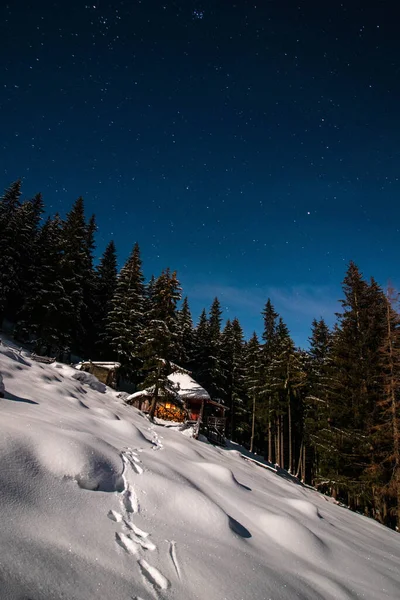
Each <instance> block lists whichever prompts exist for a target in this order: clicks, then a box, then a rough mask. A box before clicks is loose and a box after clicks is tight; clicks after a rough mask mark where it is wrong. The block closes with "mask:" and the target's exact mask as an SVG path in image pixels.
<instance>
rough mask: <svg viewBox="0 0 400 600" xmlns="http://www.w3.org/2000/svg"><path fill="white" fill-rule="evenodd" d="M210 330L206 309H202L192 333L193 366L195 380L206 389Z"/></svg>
mask: <svg viewBox="0 0 400 600" xmlns="http://www.w3.org/2000/svg"><path fill="white" fill-rule="evenodd" d="M209 354H210V328H209V323H208V317H207V312H206V309H205V308H203V310H202V312H201V314H200V317H199V321H198V323H197V326H196V329H195V331H194V365H193V371H194V373H195V377H196V380H197V381H198V382H199V383H200V385H202V386H203V387H205V389H207V386H208V383H209V377H208V370H209Z"/></svg>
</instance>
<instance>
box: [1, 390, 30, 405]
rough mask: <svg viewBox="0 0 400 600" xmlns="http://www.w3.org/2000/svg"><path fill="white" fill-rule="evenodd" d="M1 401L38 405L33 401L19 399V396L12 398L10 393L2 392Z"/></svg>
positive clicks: (12, 395)
mask: <svg viewBox="0 0 400 600" xmlns="http://www.w3.org/2000/svg"><path fill="white" fill-rule="evenodd" d="M3 400H11V401H12V402H23V403H25V404H39V402H35V400H29V398H21V396H14V394H11V393H10V392H4V398H3Z"/></svg>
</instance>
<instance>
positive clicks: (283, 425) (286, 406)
mask: <svg viewBox="0 0 400 600" xmlns="http://www.w3.org/2000/svg"><path fill="white" fill-rule="evenodd" d="M267 370H268V387H269V392H270V394H271V395H272V398H273V402H272V410H273V414H274V415H275V424H276V429H275V460H276V461H277V462H278V464H279V465H280V466H281V467H282V468H287V470H288V471H289V472H292V471H293V470H294V468H295V456H294V452H293V444H294V441H295V437H296V436H295V434H294V430H293V423H295V422H296V420H297V418H298V417H299V413H300V410H301V407H300V403H299V402H297V400H298V395H299V394H298V389H299V388H300V387H301V386H302V385H304V382H305V374H304V372H303V369H302V364H301V359H300V354H299V353H298V352H296V350H295V347H294V344H293V341H292V339H291V337H290V335H289V331H288V329H287V327H286V325H285V323H284V322H283V320H282V318H279V321H278V325H277V327H276V340H275V347H274V355H273V356H272V359H271V362H270V364H269V366H268V367H267Z"/></svg>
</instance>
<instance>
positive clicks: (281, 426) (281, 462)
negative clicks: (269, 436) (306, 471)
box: [279, 415, 285, 469]
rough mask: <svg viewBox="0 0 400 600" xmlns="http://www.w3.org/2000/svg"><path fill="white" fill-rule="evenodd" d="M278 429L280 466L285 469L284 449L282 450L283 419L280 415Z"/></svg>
mask: <svg viewBox="0 0 400 600" xmlns="http://www.w3.org/2000/svg"><path fill="white" fill-rule="evenodd" d="M279 428H280V432H281V459H280V465H281V467H282V469H284V468H285V454H284V448H283V442H284V438H283V417H282V415H281V416H280V417H279Z"/></svg>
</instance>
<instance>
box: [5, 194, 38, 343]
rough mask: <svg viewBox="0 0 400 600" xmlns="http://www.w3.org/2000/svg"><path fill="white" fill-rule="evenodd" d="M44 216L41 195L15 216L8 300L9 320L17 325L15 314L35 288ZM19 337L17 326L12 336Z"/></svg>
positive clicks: (19, 208) (21, 208)
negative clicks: (36, 264) (39, 239)
mask: <svg viewBox="0 0 400 600" xmlns="http://www.w3.org/2000/svg"><path fill="white" fill-rule="evenodd" d="M43 212H44V203H43V199H42V195H41V194H37V195H36V196H35V197H34V198H33V199H32V200H28V201H26V202H23V203H22V204H21V205H20V206H19V207H18V208H17V209H16V211H15V214H14V219H13V221H14V225H13V227H14V236H15V242H14V247H13V252H14V259H15V263H16V269H15V279H14V284H15V285H14V289H13V290H12V291H11V292H10V296H9V299H8V311H7V316H8V318H9V319H10V320H11V321H12V322H14V323H16V321H17V317H18V313H19V311H20V310H21V308H22V305H23V303H24V301H25V299H26V298H27V296H29V294H30V293H31V292H30V288H31V286H32V285H34V281H35V279H36V277H37V273H36V272H35V269H34V265H35V256H36V254H37V252H38V251H40V248H39V247H38V245H37V242H38V236H39V231H40V221H41V219H42V214H43ZM16 334H17V335H18V325H17V328H16V330H14V335H16Z"/></svg>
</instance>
